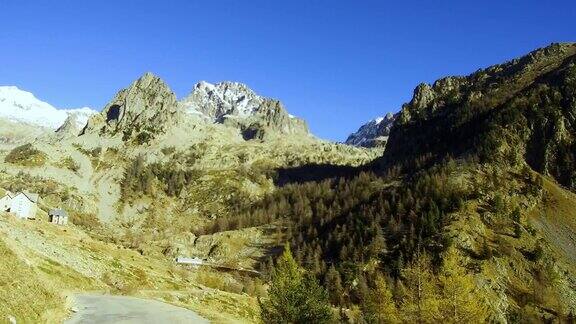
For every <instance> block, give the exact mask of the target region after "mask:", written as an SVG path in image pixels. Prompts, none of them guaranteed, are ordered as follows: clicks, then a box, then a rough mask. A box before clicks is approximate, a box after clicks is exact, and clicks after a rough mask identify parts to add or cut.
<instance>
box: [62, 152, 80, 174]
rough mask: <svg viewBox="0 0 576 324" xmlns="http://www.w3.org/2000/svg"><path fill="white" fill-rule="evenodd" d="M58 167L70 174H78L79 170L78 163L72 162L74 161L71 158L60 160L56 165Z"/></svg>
mask: <svg viewBox="0 0 576 324" xmlns="http://www.w3.org/2000/svg"><path fill="white" fill-rule="evenodd" d="M58 167H61V168H64V169H68V170H70V171H72V172H78V171H79V170H80V165H79V164H78V162H76V161H74V159H73V158H72V157H71V156H67V157H65V158H64V159H62V160H61V161H60V162H59V163H58Z"/></svg>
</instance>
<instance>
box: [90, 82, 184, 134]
mask: <svg viewBox="0 0 576 324" xmlns="http://www.w3.org/2000/svg"><path fill="white" fill-rule="evenodd" d="M177 114H178V104H177V100H176V95H175V94H174V93H173V92H172V90H170V88H169V87H168V85H167V84H166V83H165V82H164V81H163V80H162V79H160V78H159V77H157V76H155V75H154V74H152V73H146V74H144V75H143V76H142V77H140V78H139V79H138V80H136V81H134V82H133V83H132V84H131V85H130V86H129V87H128V88H126V89H123V90H121V91H119V92H118V93H117V94H116V96H115V97H114V98H113V99H112V101H110V102H109V103H108V104H107V105H106V107H105V108H104V109H103V111H102V113H101V114H99V115H98V116H94V117H93V118H91V119H90V121H89V122H88V125H87V127H86V130H85V131H84V133H90V132H99V133H100V134H103V133H107V134H110V135H116V134H119V133H122V135H123V138H124V139H128V138H131V137H133V136H140V137H141V138H150V137H153V136H154V135H155V134H157V133H160V132H164V131H165V130H166V129H167V127H169V125H170V124H172V123H175V122H177V120H178V118H176V115H177Z"/></svg>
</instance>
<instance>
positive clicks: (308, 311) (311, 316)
mask: <svg viewBox="0 0 576 324" xmlns="http://www.w3.org/2000/svg"><path fill="white" fill-rule="evenodd" d="M260 310H261V317H262V320H263V321H264V322H265V323H330V322H331V320H332V311H331V308H330V303H329V302H328V294H327V293H326V291H325V290H324V289H323V288H322V287H320V285H318V283H317V282H316V280H315V279H314V277H312V276H309V275H306V274H305V273H304V271H303V270H302V269H301V268H300V267H299V266H298V265H297V264H296V261H295V260H294V258H293V257H292V253H291V252H290V248H289V246H288V245H286V246H285V247H284V253H283V254H282V256H281V257H280V259H279V260H278V262H277V265H276V268H275V269H274V271H273V272H272V280H271V283H270V290H269V292H268V298H267V299H266V300H265V301H260Z"/></svg>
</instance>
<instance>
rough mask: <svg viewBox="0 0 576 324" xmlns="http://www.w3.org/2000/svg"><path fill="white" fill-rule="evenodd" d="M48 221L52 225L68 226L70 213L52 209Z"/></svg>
mask: <svg viewBox="0 0 576 324" xmlns="http://www.w3.org/2000/svg"><path fill="white" fill-rule="evenodd" d="M48 221H49V222H50V223H52V224H57V225H66V224H68V213H66V211H65V210H63V209H52V210H51V211H50V212H48Z"/></svg>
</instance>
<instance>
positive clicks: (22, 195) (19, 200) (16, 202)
mask: <svg viewBox="0 0 576 324" xmlns="http://www.w3.org/2000/svg"><path fill="white" fill-rule="evenodd" d="M38 198H39V197H38V195H37V194H33V193H29V192H26V191H23V192H19V193H18V194H17V195H16V196H14V198H12V200H11V201H10V212H11V213H12V214H15V215H16V216H17V217H18V218H35V217H36V208H37V205H36V204H37V203H38Z"/></svg>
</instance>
